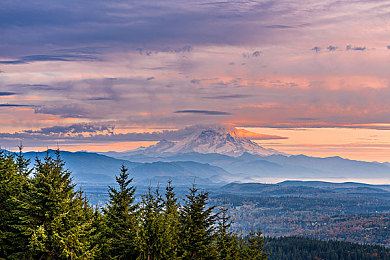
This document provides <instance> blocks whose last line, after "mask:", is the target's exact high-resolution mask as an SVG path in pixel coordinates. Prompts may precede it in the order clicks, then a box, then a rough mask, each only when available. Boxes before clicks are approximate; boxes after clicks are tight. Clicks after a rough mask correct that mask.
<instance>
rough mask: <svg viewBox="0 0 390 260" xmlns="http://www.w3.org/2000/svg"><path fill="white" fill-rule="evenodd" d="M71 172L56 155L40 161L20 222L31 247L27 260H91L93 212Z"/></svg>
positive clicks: (28, 249) (22, 200)
mask: <svg viewBox="0 0 390 260" xmlns="http://www.w3.org/2000/svg"><path fill="white" fill-rule="evenodd" d="M70 174H71V173H70V172H69V171H67V170H65V169H64V162H63V161H62V160H61V158H60V153H59V151H56V156H55V158H52V157H51V156H50V155H49V152H48V153H47V155H46V157H45V158H44V160H43V161H41V160H39V159H36V165H35V169H34V177H33V179H32V180H31V181H30V183H29V186H28V188H27V190H26V192H25V193H24V195H23V196H22V197H21V198H20V203H21V206H20V207H19V212H20V213H19V214H20V215H21V217H20V221H21V224H22V228H23V231H24V232H23V233H24V234H25V235H27V236H28V246H27V248H25V249H24V252H22V253H21V255H23V258H28V257H31V258H37V259H68V258H71V259H90V258H93V256H94V254H95V248H94V245H93V241H91V240H90V224H91V221H92V219H91V213H92V209H91V207H90V206H89V205H88V202H87V201H86V199H85V198H84V197H83V194H82V192H81V191H75V189H74V188H75V185H74V184H73V183H72V179H71V177H70Z"/></svg>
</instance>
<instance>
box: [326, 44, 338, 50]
mask: <svg viewBox="0 0 390 260" xmlns="http://www.w3.org/2000/svg"><path fill="white" fill-rule="evenodd" d="M326 49H327V50H328V51H335V50H337V46H333V45H329V46H328V47H326Z"/></svg>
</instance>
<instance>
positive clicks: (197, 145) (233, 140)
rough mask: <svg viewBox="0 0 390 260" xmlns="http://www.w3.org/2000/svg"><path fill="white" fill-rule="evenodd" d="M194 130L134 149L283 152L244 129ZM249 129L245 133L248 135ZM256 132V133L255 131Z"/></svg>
mask: <svg viewBox="0 0 390 260" xmlns="http://www.w3.org/2000/svg"><path fill="white" fill-rule="evenodd" d="M192 129H193V130H194V131H193V132H192V133H190V134H189V135H188V136H186V137H185V138H183V139H182V140H179V141H167V140H161V141H160V142H158V143H157V144H155V145H152V146H149V147H142V148H138V149H136V150H134V151H133V152H134V153H142V154H145V155H148V156H161V155H171V154H178V153H190V152H197V153H203V154H207V153H218V154H224V155H229V156H234V157H238V156H241V155H242V154H244V153H245V152H246V153H250V154H257V155H264V156H266V155H272V154H282V153H280V152H278V151H276V150H274V149H267V148H263V147H261V146H260V145H258V144H257V143H255V142H252V141H251V140H250V139H249V138H246V137H242V134H243V131H242V130H238V129H235V128H227V127H223V126H214V127H207V128H205V127H201V126H199V127H193V128H192ZM248 133H249V132H248V131H245V132H244V134H245V135H248ZM253 134H255V133H253Z"/></svg>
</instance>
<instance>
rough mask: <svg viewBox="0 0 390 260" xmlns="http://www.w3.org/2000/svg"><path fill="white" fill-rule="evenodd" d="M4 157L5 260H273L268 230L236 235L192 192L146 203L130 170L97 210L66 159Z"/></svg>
mask: <svg viewBox="0 0 390 260" xmlns="http://www.w3.org/2000/svg"><path fill="white" fill-rule="evenodd" d="M29 163H30V162H29V161H28V160H26V159H25V158H24V157H23V155H22V152H21V151H20V153H19V154H13V153H7V152H4V151H2V152H0V187H1V190H0V232H1V233H0V259H267V257H268V255H269V254H268V253H267V252H266V250H264V237H263V236H262V234H261V232H260V230H258V231H256V232H250V233H249V235H248V236H245V237H241V236H239V235H238V234H236V233H234V232H232V231H231V230H230V225H231V221H230V217H229V216H228V215H227V209H226V208H224V207H221V208H216V207H215V206H210V205H208V193H207V192H203V191H200V190H198V188H197V187H196V185H193V187H192V188H190V189H189V191H188V194H187V195H186V198H185V199H184V202H183V203H179V201H178V199H177V197H176V195H175V192H174V187H173V186H172V184H171V183H170V182H168V184H167V186H166V188H165V191H164V192H163V193H162V192H160V188H159V187H157V188H156V189H152V188H149V190H148V192H146V194H144V195H143V196H142V198H141V199H140V200H136V198H135V187H134V186H133V185H132V178H130V177H129V174H128V172H127V169H126V168H125V167H124V166H122V168H121V169H120V174H119V176H117V177H116V181H117V185H116V186H115V187H108V193H109V200H108V201H107V203H106V205H105V206H104V207H102V208H95V207H93V206H92V205H91V204H90V203H89V202H88V200H87V199H86V198H85V196H84V194H83V192H82V191H81V190H78V189H76V186H75V184H74V183H73V182H72V179H71V173H70V172H69V171H68V170H66V169H65V166H64V162H63V161H62V160H61V158H60V153H59V152H57V153H56V155H55V156H51V155H50V154H49V153H48V154H47V155H46V157H45V158H44V159H43V160H39V159H36V161H35V164H34V167H33V169H29V168H28V165H29Z"/></svg>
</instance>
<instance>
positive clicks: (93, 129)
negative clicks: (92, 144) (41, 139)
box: [23, 123, 115, 135]
mask: <svg viewBox="0 0 390 260" xmlns="http://www.w3.org/2000/svg"><path fill="white" fill-rule="evenodd" d="M114 128H115V127H114V126H112V125H106V124H92V123H83V124H73V125H69V126H52V127H44V128H41V129H40V130H34V131H33V130H26V131H23V133H27V134H43V135H54V134H61V135H63V134H78V133H98V132H104V131H107V132H108V133H110V134H112V131H113V130H114Z"/></svg>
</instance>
